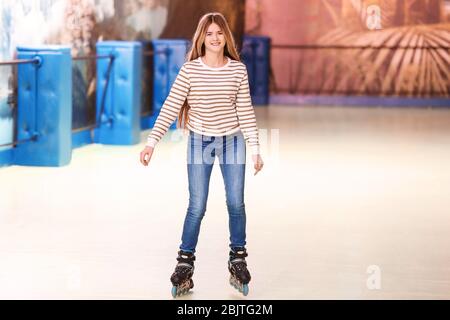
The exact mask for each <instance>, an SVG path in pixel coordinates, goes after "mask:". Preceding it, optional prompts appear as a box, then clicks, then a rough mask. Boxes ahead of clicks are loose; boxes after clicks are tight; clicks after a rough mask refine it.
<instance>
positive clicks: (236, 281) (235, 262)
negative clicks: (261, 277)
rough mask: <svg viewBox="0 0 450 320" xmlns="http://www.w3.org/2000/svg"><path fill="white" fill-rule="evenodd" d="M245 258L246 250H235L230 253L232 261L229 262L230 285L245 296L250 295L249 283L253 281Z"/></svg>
mask: <svg viewBox="0 0 450 320" xmlns="http://www.w3.org/2000/svg"><path fill="white" fill-rule="evenodd" d="M245 257H247V250H245V248H233V249H232V250H231V251H230V260H228V270H229V271H230V284H231V285H232V286H233V287H234V288H236V289H237V290H239V292H241V293H242V294H243V295H244V296H246V295H248V283H249V282H250V279H251V276H250V272H249V271H248V270H247V262H246V261H245Z"/></svg>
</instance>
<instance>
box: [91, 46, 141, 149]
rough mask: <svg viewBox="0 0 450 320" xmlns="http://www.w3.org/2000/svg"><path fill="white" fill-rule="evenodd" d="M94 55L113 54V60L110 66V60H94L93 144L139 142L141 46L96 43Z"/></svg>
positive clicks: (128, 143) (129, 143)
mask: <svg viewBox="0 0 450 320" xmlns="http://www.w3.org/2000/svg"><path fill="white" fill-rule="evenodd" d="M97 55H100V56H103V55H112V56H113V57H114V59H113V62H112V64H110V61H111V60H110V59H99V60H97V114H96V119H97V124H98V125H99V127H98V128H96V129H95V130H94V142H96V143H102V144H111V145H131V144H136V143H139V142H140V132H141V129H140V109H141V92H142V85H141V78H142V75H141V74H142V69H141V66H142V44H141V43H140V42H123V41H105V42H99V43H97ZM108 69H109V70H108ZM105 87H106V93H105V94H104V92H105ZM102 111H103V112H102Z"/></svg>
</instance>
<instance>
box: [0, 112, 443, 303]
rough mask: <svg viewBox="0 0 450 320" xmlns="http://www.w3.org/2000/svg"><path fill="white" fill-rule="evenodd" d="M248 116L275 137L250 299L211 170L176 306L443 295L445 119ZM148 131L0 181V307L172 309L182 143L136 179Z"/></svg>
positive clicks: (181, 209)
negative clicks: (133, 305) (89, 304)
mask: <svg viewBox="0 0 450 320" xmlns="http://www.w3.org/2000/svg"><path fill="white" fill-rule="evenodd" d="M257 118H258V124H259V127H260V128H261V129H267V128H269V129H279V133H280V134H279V138H280V139H279V144H278V145H277V144H276V143H272V144H271V146H267V145H266V143H265V142H264V140H265V139H264V136H262V140H263V143H264V144H263V148H262V151H263V159H264V160H265V167H264V169H263V171H261V172H260V173H259V174H258V175H257V176H253V170H251V169H252V166H251V165H250V164H249V165H248V166H247V177H246V179H247V180H246V210H247V220H248V229H247V233H248V239H247V240H248V251H249V258H248V263H249V267H250V270H251V273H252V276H253V279H252V282H251V283H250V293H249V295H248V296H247V297H245V298H244V297H242V296H241V295H240V294H239V293H238V292H237V291H235V290H234V289H233V288H232V287H231V286H230V285H229V284H228V271H227V264H226V263H227V254H228V217H227V212H226V205H225V193H224V187H223V181H222V177H221V175H220V170H219V167H218V165H217V164H218V163H217V161H216V166H215V167H214V170H213V175H212V178H211V185H210V193H209V202H208V207H207V212H206V217H205V219H204V220H203V224H202V229H201V234H200V239H199V245H198V248H197V261H196V270H195V275H194V282H195V288H194V290H193V291H192V293H190V294H189V295H187V296H185V297H183V298H182V299H421V298H424V299H449V298H450V250H449V245H450V232H449V231H450V110H442V109H441V110H426V109H412V108H411V109H409V108H396V109H389V108H382V109H381V108H357V107H346V108H338V107H282V106H270V107H269V108H258V109H257ZM148 133H149V131H145V132H143V133H142V143H141V144H140V145H136V146H131V147H114V146H102V145H90V146H87V147H83V148H81V149H76V150H75V151H74V154H73V160H72V163H71V165H70V166H67V167H62V168H33V167H17V166H13V167H8V168H1V169H0V299H172V297H171V294H170V290H171V284H170V282H169V277H170V274H171V273H172V271H173V269H174V266H175V263H176V260H175V256H176V252H177V249H178V245H179V241H180V236H181V228H182V224H183V220H184V215H185V212H186V208H187V200H188V194H187V173H186V165H185V161H186V159H185V155H186V140H181V141H170V140H171V139H170V134H167V135H166V136H165V137H164V140H163V142H161V143H160V144H159V145H158V146H157V149H156V150H155V154H154V157H153V159H152V162H151V164H150V166H149V167H143V166H142V165H140V163H139V152H140V151H141V149H142V147H143V145H144V141H145V138H146V136H147V134H148ZM269 136H270V133H269ZM183 139H185V138H183ZM175 140H176V139H175ZM248 160H250V158H249V157H248ZM374 271H375V273H372V272H374ZM377 284H379V286H377ZM374 286H375V287H374Z"/></svg>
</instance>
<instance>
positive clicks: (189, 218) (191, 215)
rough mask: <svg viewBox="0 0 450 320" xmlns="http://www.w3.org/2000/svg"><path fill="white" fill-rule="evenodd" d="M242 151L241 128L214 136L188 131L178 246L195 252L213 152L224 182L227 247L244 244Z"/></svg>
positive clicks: (243, 162) (244, 217)
mask: <svg viewBox="0 0 450 320" xmlns="http://www.w3.org/2000/svg"><path fill="white" fill-rule="evenodd" d="M245 152H246V146H245V140H244V136H243V134H242V132H241V131H238V132H237V133H234V134H230V135H226V136H214V137H211V136H205V135H201V134H198V133H195V132H193V131H190V133H189V139H188V148H187V171H188V180H189V206H188V209H187V214H186V218H185V220H184V226H183V235H182V238H181V241H182V243H181V245H180V249H181V250H183V251H187V252H192V253H195V248H196V246H197V241H198V236H199V233H200V225H201V222H202V219H203V217H204V215H205V212H206V203H207V200H208V191H209V180H210V177H211V171H212V168H213V165H214V161H215V158H216V156H217V157H218V159H219V164H220V170H221V172H222V177H223V181H224V184H225V194H226V204H227V209H228V216H229V230H230V248H234V247H245V244H246V241H245V238H246V235H245V226H246V215H245V205H244V182H245Z"/></svg>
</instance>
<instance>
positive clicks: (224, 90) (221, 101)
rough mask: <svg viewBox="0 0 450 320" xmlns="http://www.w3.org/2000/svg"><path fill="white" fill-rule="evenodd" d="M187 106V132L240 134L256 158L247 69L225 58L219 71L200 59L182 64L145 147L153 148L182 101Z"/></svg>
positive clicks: (240, 63) (254, 120)
mask: <svg viewBox="0 0 450 320" xmlns="http://www.w3.org/2000/svg"><path fill="white" fill-rule="evenodd" d="M186 99H187V102H188V104H189V106H190V109H189V121H188V123H187V128H188V129H189V130H192V131H194V132H196V133H199V134H203V135H207V136H222V135H229V134H232V133H235V132H237V131H239V130H241V131H242V134H243V135H244V138H245V140H246V141H247V143H248V144H249V146H250V148H251V151H252V154H259V138H258V127H257V125H256V118H255V112H254V109H253V106H252V101H251V98H250V89H249V85H248V76H247V69H246V67H245V65H244V64H243V63H242V62H239V61H236V60H232V59H230V58H228V62H227V63H226V64H225V65H224V66H223V67H219V68H212V67H209V66H207V65H206V64H205V63H204V62H203V61H202V59H201V58H200V57H199V58H197V59H195V60H192V61H188V62H186V63H184V64H183V66H182V67H181V69H180V72H179V73H178V76H177V78H176V79H175V82H174V84H173V85H172V88H171V90H170V93H169V96H168V97H167V99H166V100H165V102H164V104H163V106H162V108H161V111H160V113H159V116H158V118H157V119H156V122H155V126H154V127H153V129H152V131H151V133H150V134H149V136H148V140H147V144H146V145H147V146H151V147H155V145H156V144H157V143H158V142H159V140H161V138H162V137H163V136H164V134H165V133H166V132H167V130H168V129H169V127H170V125H171V124H172V123H173V122H174V121H175V119H176V118H177V116H178V112H179V111H180V109H181V107H182V106H183V103H184V101H185V100H186Z"/></svg>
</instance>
